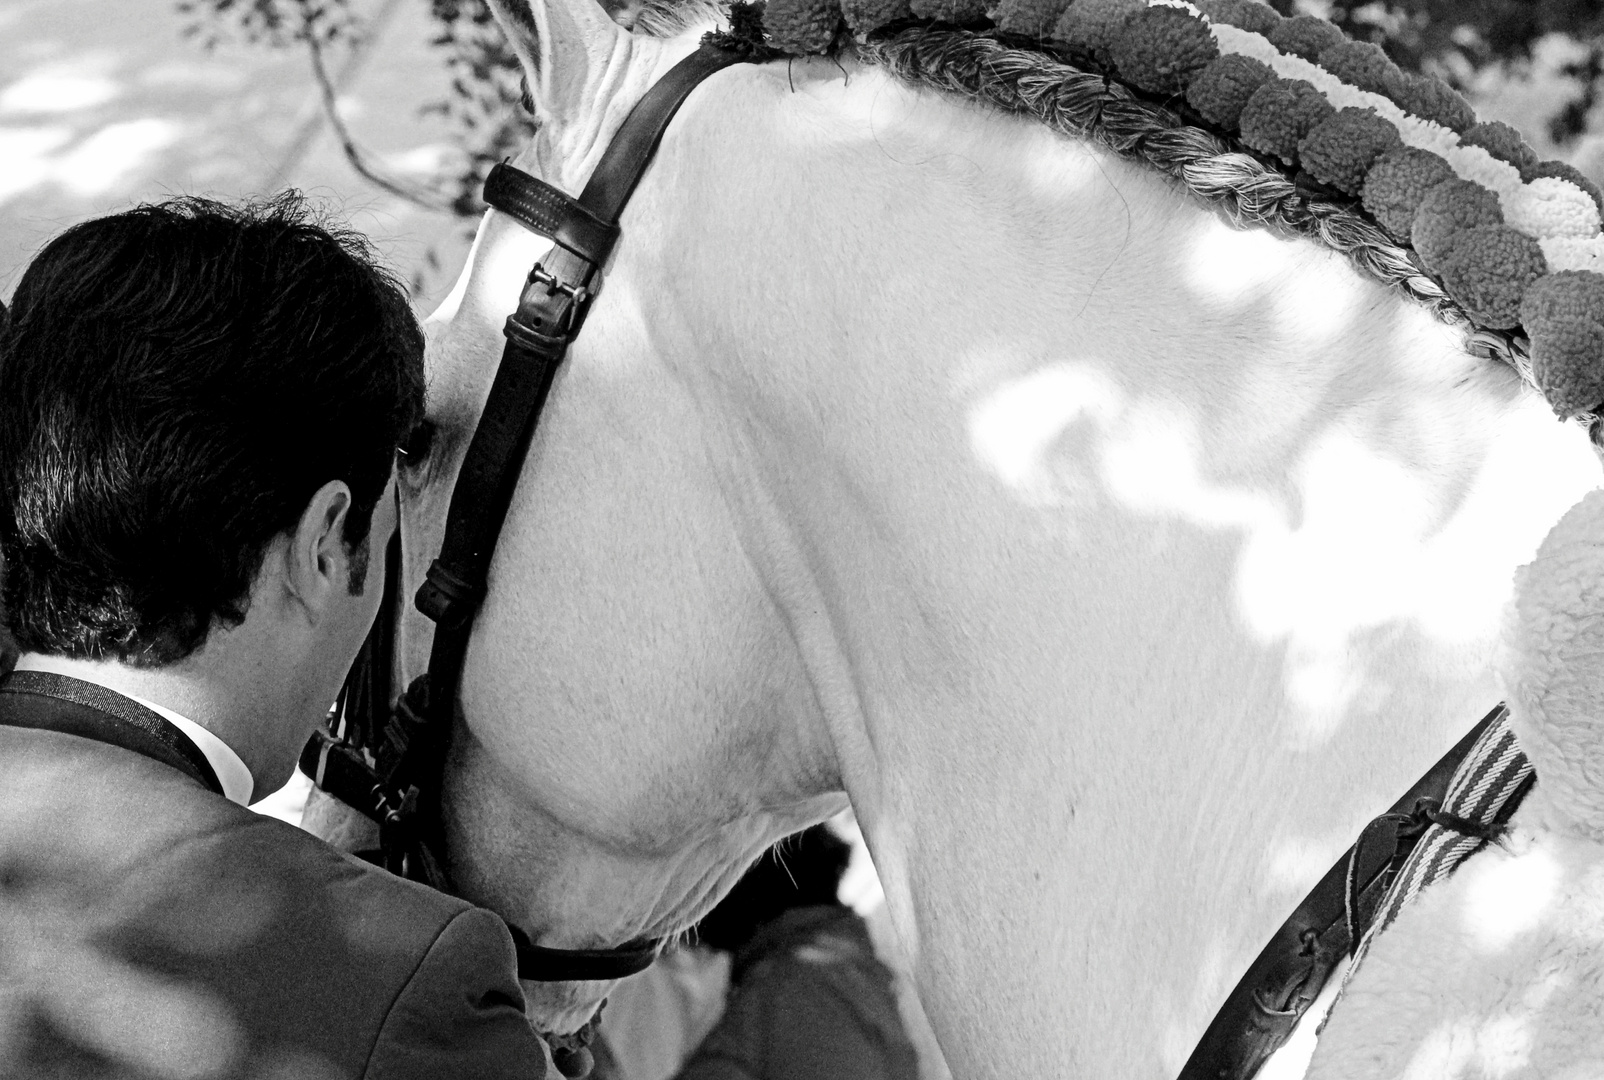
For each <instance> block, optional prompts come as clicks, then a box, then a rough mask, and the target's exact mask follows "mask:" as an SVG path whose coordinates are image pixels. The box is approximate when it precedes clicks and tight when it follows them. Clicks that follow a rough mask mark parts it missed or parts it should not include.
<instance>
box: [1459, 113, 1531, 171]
mask: <svg viewBox="0 0 1604 1080" xmlns="http://www.w3.org/2000/svg"><path fill="white" fill-rule="evenodd" d="M1459 141H1460V143H1461V144H1462V145H1465V146H1479V147H1481V148H1482V149H1483V150H1485V151H1487V152H1488V153H1489V154H1491V155H1493V157H1495V158H1497V159H1498V160H1499V161H1507V162H1508V163H1509V164H1511V165H1513V166H1515V168H1517V169H1519V170H1520V171H1521V172H1522V174H1524V173H1525V172H1526V170H1528V169H1530V168H1532V167H1533V166H1535V165H1536V164H1537V151H1536V150H1533V149H1532V148H1531V146H1529V145H1528V144H1527V142H1526V140H1525V139H1524V138H1522V137H1521V133H1520V132H1518V131H1516V130H1515V129H1514V128H1512V127H1510V126H1509V125H1508V124H1506V123H1504V122H1503V121H1502V120H1483V121H1482V122H1481V123H1479V124H1477V125H1475V126H1474V127H1472V128H1471V129H1470V130H1469V131H1466V132H1465V133H1464V134H1463V135H1461V136H1459Z"/></svg>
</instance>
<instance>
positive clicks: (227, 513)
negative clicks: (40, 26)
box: [0, 192, 423, 665]
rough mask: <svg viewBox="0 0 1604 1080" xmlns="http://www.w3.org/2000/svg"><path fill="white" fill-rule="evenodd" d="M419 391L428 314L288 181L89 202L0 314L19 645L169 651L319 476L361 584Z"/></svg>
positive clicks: (3, 553) (231, 593) (1, 566)
mask: <svg viewBox="0 0 1604 1080" xmlns="http://www.w3.org/2000/svg"><path fill="white" fill-rule="evenodd" d="M422 407H423V335H422V332H421V331H420V330H419V328H418V324H417V321H416V319H415V318H414V317H413V315H412V311H411V309H410V308H409V307H408V304H407V300H406V295H405V293H404V291H403V290H402V289H401V287H400V286H399V285H398V284H397V283H396V281H395V280H394V279H393V278H392V277H391V276H390V275H389V274H388V273H387V272H386V271H384V270H383V269H382V268H380V267H379V266H378V265H377V263H376V262H375V260H374V256H373V254H372V250H371V248H370V247H369V246H368V244H367V242H366V240H364V239H363V238H361V237H360V236H359V235H357V234H355V233H352V232H349V231H346V230H344V229H342V228H339V227H331V226H329V225H326V224H323V223H320V222H318V221H316V220H314V218H313V216H312V215H311V214H310V213H309V212H308V210H307V207H306V205H305V202H304V200H303V199H302V198H301V197H300V195H299V194H297V193H295V192H288V193H285V194H283V195H279V196H277V197H275V198H272V199H268V200H264V201H259V202H254V203H249V204H245V205H239V206H232V205H224V204H222V203H218V202H213V201H210V200H207V199H198V198H184V199H175V200H172V201H170V202H165V203H162V204H160V205H153V206H140V207H137V208H135V209H133V210H130V211H128V212H127V213H122V214H116V215H113V216H111V217H105V218H100V219H98V220H95V221H88V222H84V223H83V224H81V225H76V226H74V227H73V228H71V229H68V230H67V231H66V232H64V233H63V234H62V235H60V236H59V237H57V238H56V239H54V240H52V241H51V242H50V243H49V244H47V245H46V246H45V248H44V250H42V251H41V252H40V253H39V255H38V256H37V257H36V258H35V259H34V260H33V262H32V264H31V265H29V267H28V269H27V271H26V272H25V273H24V274H23V276H22V280H21V281H20V282H19V283H18V285H17V290H16V293H15V294H14V295H13V297H12V301H11V311H10V313H9V317H8V318H5V319H3V320H0V573H3V578H0V609H3V616H4V622H5V623H6V624H7V625H8V626H9V628H10V630H11V632H12V634H13V635H14V636H15V637H16V640H17V643H18V644H19V645H20V646H21V647H22V648H23V649H25V650H28V651H35V652H43V653H57V654H65V655H68V656H76V657H86V658H96V659H98V658H116V659H120V660H123V661H125V662H128V663H134V664H144V665H160V664H167V663H172V662H173V661H176V660H179V659H182V658H183V657H185V656H188V655H190V654H191V653H193V652H194V651H195V650H196V649H198V648H199V647H200V646H201V645H202V643H204V641H205V639H206V635H207V633H208V632H209V631H210V630H211V628H212V626H213V625H214V624H217V625H221V626H224V627H234V626H238V625H239V624H240V623H241V622H242V621H243V620H244V618H245V609H246V606H247V605H248V603H249V599H250V589H251V585H252V583H253V582H254V580H255V578H256V576H257V573H258V572H259V571H260V569H261V565H262V558H263V555H264V553H265V551H266V548H267V545H268V543H269V542H270V541H272V539H273V538H274V537H276V536H278V535H280V534H282V533H284V532H286V531H288V530H289V529H292V528H294V526H295V525H296V523H297V521H298V520H299V519H300V516H301V514H302V513H303V512H304V511H305V509H306V505H307V503H308V501H309V500H310V499H311V497H312V495H313V494H314V493H315V492H316V491H317V490H318V488H320V487H322V486H323V485H324V484H325V483H328V482H329V481H331V480H343V481H345V483H346V484H347V485H349V487H350V489H351V494H352V505H351V509H350V510H349V512H348V513H347V516H346V520H345V527H344V531H343V534H342V539H343V540H344V541H345V543H346V544H347V545H349V546H350V547H351V550H352V552H353V574H352V581H351V583H350V585H351V589H352V592H360V591H361V588H362V578H363V576H364V574H363V568H364V567H365V562H364V561H363V557H365V555H366V551H367V545H366V540H367V534H368V531H369V528H370V526H371V524H372V520H373V509H374V506H375V505H376V504H377V502H378V499H379V497H380V495H382V494H383V492H384V489H385V485H386V484H387V483H388V480H389V477H390V470H391V465H392V462H393V461H394V455H395V449H396V446H397V445H398V444H399V443H400V441H401V440H402V439H403V438H404V437H405V435H406V433H407V431H408V430H409V429H410V428H411V426H412V425H413V424H414V423H415V422H416V421H417V419H418V417H419V416H420V414H421V412H422Z"/></svg>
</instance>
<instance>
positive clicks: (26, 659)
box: [17, 653, 256, 806]
mask: <svg viewBox="0 0 1604 1080" xmlns="http://www.w3.org/2000/svg"><path fill="white" fill-rule="evenodd" d="M55 659H56V658H55V657H53V656H45V655H43V654H41V653H23V654H22V656H21V658H20V659H18V660H17V670H18V671H47V672H50V673H51V674H53V675H65V676H67V677H68V678H70V679H79V680H81V681H83V682H92V683H94V684H96V685H97V686H106V684H105V683H103V682H101V681H100V680H99V679H91V678H89V677H88V676H86V675H85V674H84V673H83V669H82V668H81V667H78V666H77V665H70V664H58V663H55ZM106 689H107V690H110V691H112V692H113V693H117V694H121V695H122V696H123V697H125V698H128V699H129V700H130V701H137V702H139V703H140V704H141V705H143V706H144V707H145V708H147V709H149V710H150V711H151V712H153V713H156V714H158V715H160V716H162V717H164V718H166V719H167V720H169V721H171V723H172V725H173V726H174V727H175V728H177V729H178V730H179V731H181V732H183V733H184V736H185V737H186V738H188V739H189V741H190V742H192V743H194V744H195V749H197V750H199V751H200V752H201V754H202V755H203V756H204V757H205V758H206V760H207V762H208V763H209V764H210V765H211V767H212V771H213V772H214V773H216V774H217V782H218V783H220V784H222V785H223V794H224V795H225V796H227V797H228V800H229V801H230V802H236V803H239V804H240V805H241V806H245V805H247V804H249V803H250V801H251V791H252V789H254V788H255V787H256V781H254V780H252V779H251V770H249V769H247V768H246V767H245V762H243V761H241V760H240V756H239V755H238V754H236V753H234V749H233V747H231V746H229V745H228V744H227V743H226V742H224V741H223V740H222V739H219V738H218V737H217V736H216V735H213V734H212V733H211V732H210V731H207V730H206V729H205V728H203V727H201V726H200V725H199V724H197V723H195V721H193V720H191V719H190V718H189V717H187V716H180V715H179V714H178V713H175V712H173V710H171V709H169V708H166V707H165V706H162V705H158V704H156V703H155V702H154V701H146V700H145V699H144V698H142V697H140V696H139V695H137V694H130V693H129V692H128V691H126V690H118V689H117V688H116V687H115V686H106Z"/></svg>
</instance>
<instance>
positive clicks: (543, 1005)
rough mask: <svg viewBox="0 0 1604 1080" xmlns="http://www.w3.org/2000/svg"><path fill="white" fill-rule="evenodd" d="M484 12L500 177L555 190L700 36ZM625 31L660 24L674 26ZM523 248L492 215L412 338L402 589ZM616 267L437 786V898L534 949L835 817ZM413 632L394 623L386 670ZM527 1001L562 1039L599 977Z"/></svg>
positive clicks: (621, 259)
mask: <svg viewBox="0 0 1604 1080" xmlns="http://www.w3.org/2000/svg"><path fill="white" fill-rule="evenodd" d="M493 6H494V7H495V9H496V14H497V17H498V19H499V20H500V22H501V24H502V26H503V28H504V30H505V31H506V33H507V35H508V37H509V39H510V40H511V42H512V43H513V45H514V46H515V48H516V50H517V52H518V55H519V57H520V59H521V61H522V63H523V65H524V68H525V76H526V79H527V82H528V85H529V88H530V91H531V95H532V97H533V101H534V105H535V112H536V117H537V120H538V133H537V135H536V136H535V139H534V141H533V144H532V145H531V146H530V147H529V148H528V149H527V150H526V152H525V153H524V154H523V155H522V156H521V157H520V158H519V162H518V163H519V164H520V165H522V166H523V167H524V168H526V169H527V170H528V171H530V172H533V173H536V174H537V175H540V176H542V177H543V178H544V179H546V180H548V181H549V182H551V183H553V184H556V185H558V186H561V187H563V188H565V189H567V190H569V191H572V192H577V191H578V189H579V188H580V187H581V186H582V185H583V182H584V180H585V179H586V178H587V176H588V175H589V173H590V171H591V170H592V169H593V168H594V167H595V164H596V160H597V158H598V156H599V155H600V153H601V152H602V150H604V149H605V147H606V146H607V144H608V142H609V140H610V139H611V137H612V135H613V134H614V132H615V131H616V130H617V128H618V126H619V124H620V122H621V121H622V119H623V118H624V116H625V115H626V114H627V113H628V111H629V109H630V107H631V106H633V105H634V104H635V102H636V101H637V100H638V99H639V98H640V96H641V94H642V93H643V92H644V91H645V90H646V89H647V88H648V87H649V86H650V85H651V84H652V83H653V82H654V80H655V79H656V78H657V77H658V76H659V75H660V74H661V73H662V72H663V71H664V70H666V69H667V68H668V67H669V66H671V65H672V64H673V63H674V62H675V61H677V60H678V59H680V58H681V57H682V56H683V55H685V54H686V53H688V52H689V51H690V50H692V49H693V48H694V47H695V45H696V42H697V39H698V38H699V36H700V35H701V33H702V32H704V31H705V30H706V29H707V28H709V26H710V25H711V24H710V22H709V21H708V18H709V17H710V14H711V9H708V10H707V11H704V12H703V13H702V14H703V18H702V19H701V20H700V21H698V20H697V19H695V18H688V25H687V26H685V27H684V28H683V29H682V30H681V31H680V32H678V33H672V32H671V33H668V34H666V36H653V35H651V34H648V33H645V32H643V31H638V32H637V34H635V35H631V34H630V33H628V32H626V31H625V30H624V29H622V28H621V27H619V26H618V25H616V24H615V23H613V22H612V21H610V20H609V18H608V16H607V15H606V13H604V12H603V10H602V9H601V8H600V7H597V6H596V5H595V4H594V3H593V2H592V0H552V2H549V3H541V2H533V3H531V2H519V0H506V2H499V0H498V2H497V3H495V4H494V5H493ZM631 15H632V17H633V18H634V19H635V20H636V21H637V23H639V24H641V25H643V26H647V27H656V28H658V29H659V30H662V29H663V28H664V27H665V24H668V23H669V22H671V20H672V18H673V16H672V15H671V13H667V12H665V11H660V10H657V9H633V10H632V11H631ZM681 18H687V17H685V16H684V15H683V13H682V15H681ZM669 29H670V30H673V29H674V27H672V26H670V27H669ZM625 222H626V223H625V230H626V233H631V232H633V231H634V230H635V228H636V226H637V224H639V223H637V222H636V221H634V220H632V219H631V218H630V217H629V216H626V219H625ZM542 245H543V242H542V241H540V240H538V239H537V238H535V237H533V236H532V235H530V234H529V233H527V232H525V231H524V230H523V229H522V228H521V227H519V226H518V225H517V224H515V223H513V222H512V221H511V220H510V219H509V218H506V217H504V216H503V215H500V214H495V213H492V214H491V215H490V216H489V218H488V219H487V221H486V222H485V224H484V226H483V227H482V229H481V232H480V235H479V237H478V239H477V241H476V245H475V250H474V255H473V257H472V260H471V265H470V269H469V271H468V272H467V273H465V275H464V278H463V281H462V282H461V283H460V284H459V289H458V292H457V293H456V294H455V295H454V296H453V298H452V299H451V300H449V301H448V302H447V306H446V309H444V310H443V311H442V312H440V313H438V314H437V316H436V317H435V319H433V320H431V323H430V331H431V341H430V349H429V359H428V365H429V379H430V398H431V405H430V418H429V423H430V424H431V425H432V426H433V431H434V438H433V440H432V445H431V446H430V447H429V450H428V452H427V454H424V455H414V457H416V458H419V460H417V461H415V462H414V464H413V465H412V466H411V467H410V468H408V469H407V470H406V471H405V472H404V473H403V476H402V483H401V491H402V496H403V529H404V547H405V550H406V554H407V563H408V565H407V575H406V576H407V580H408V582H410V583H416V582H417V581H418V580H419V579H420V578H421V576H422V571H423V570H424V568H425V567H426V566H427V563H428V560H429V559H430V558H432V557H433V555H434V554H435V553H436V551H437V550H438V547H439V541H440V537H441V533H442V528H443V521H444V517H445V510H446V506H447V503H448V501H449V498H450V494H451V489H452V486H453V482H454V479H455V475H456V472H457V470H458V468H459V467H460V464H461V460H462V456H463V453H464V451H465V449H466V443H467V440H468V438H469V436H470V435H471V433H472V430H473V427H474V425H475V423H476V421H477V419H478V416H479V413H480V410H481V408H482V405H483V401H484V396H485V394H486V393H487V391H488V387H489V383H490V380H491V378H492V376H493V373H494V369H495V366H496V362H497V358H498V357H499V355H500V352H501V345H502V341H501V324H502V322H503V321H504V320H505V318H506V316H507V315H508V314H510V313H511V311H512V309H513V307H514V306H515V301H516V296H517V292H518V288H519V285H520V283H521V281H522V279H523V277H524V275H525V274H526V273H527V272H528V269H529V267H530V265H531V264H532V263H533V262H534V260H535V258H536V257H537V256H538V254H539V253H540V251H541V247H542ZM629 249H630V244H629V242H627V241H626V242H625V243H624V244H623V245H622V250H621V251H620V252H619V254H618V256H617V257H616V258H615V259H614V260H613V263H612V265H609V266H608V267H607V268H606V269H605V274H606V280H607V283H606V285H605V286H604V287H603V290H602V294H601V298H600V299H599V300H598V301H597V302H596V304H595V307H594V310H593V312H592V314H591V316H590V320H589V323H588V325H587V327H586V329H585V332H584V334H583V335H582V336H581V337H580V339H579V341H578V343H577V345H576V346H575V347H574V348H573V349H572V350H571V352H570V356H569V359H568V361H567V363H566V364H565V365H564V368H563V370H562V371H561V372H560V373H559V375H558V379H557V384H556V386H555V388H554V390H553V392H552V395H551V399H550V400H549V402H548V404H547V406H546V409H545V412H544V414H543V417H542V419H541V422H540V426H539V429H538V434H537V436H536V437H535V440H534V444H533V446H532V448H531V450H530V452H529V455H528V458H527V461H526V463H525V468H524V472H523V475H522V479H521V481H520V484H519V488H518V492H517V495H516V498H515V500H514V503H513V506H512V508H511V511H510V513H509V515H508V518H507V521H506V524H505V527H504V528H503V530H502V534H501V539H500V542H499V545H498V548H497V553H496V558H495V562H494V565H493V569H492V573H491V578H490V596H489V599H488V601H487V602H486V603H485V605H484V607H483V608H482V609H481V611H480V613H479V615H478V617H477V620H476V623H475V630H474V637H473V640H472V644H471V646H470V650H469V658H468V661H467V666H466V670H465V672H464V676H463V688H462V693H461V698H460V705H461V711H460V718H459V722H458V723H457V725H456V729H455V731H454V733H453V736H452V751H451V756H450V759H449V762H448V765H447V769H446V775H445V788H444V815H443V816H444V822H445V827H446V841H447V842H446V855H447V860H448V863H449V869H450V873H451V875H452V878H453V880H454V882H455V884H456V886H457V887H458V889H459V890H460V891H461V892H462V893H463V895H465V896H466V897H468V898H470V899H472V900H475V901H477V902H480V903H483V904H486V905H488V906H490V907H492V908H494V909H495V910H496V911H498V912H499V913H500V914H502V915H503V916H505V917H506V918H507V919H508V920H509V921H510V922H512V923H514V924H516V925H518V926H520V927H522V928H523V929H524V930H525V931H527V932H528V933H529V935H530V936H531V938H532V939H533V940H534V941H535V943H537V944H540V945H545V946H551V947H557V948H593V947H607V946H613V945H618V944H621V943H623V942H625V941H631V940H634V939H638V938H643V937H663V936H667V935H672V934H675V933H677V932H679V931H681V930H683V929H685V928H686V927H687V926H689V925H690V924H691V923H692V922H693V921H695V920H696V919H698V918H700V916H701V915H702V914H703V913H705V912H706V911H707V910H708V909H709V908H710V907H711V906H712V904H714V903H715V902H716V901H717V899H718V898H719V897H720V896H722V895H723V893H724V892H726V891H727V890H728V888H729V887H730V886H731V885H732V884H733V883H734V880H735V878H737V877H738V876H739V874H740V873H741V871H742V870H744V868H745V867H746V866H747V865H748V864H749V863H750V862H751V861H752V860H753V859H754V858H756V857H757V856H758V855H759V854H760V853H761V852H762V851H763V850H764V849H765V848H766V847H767V846H768V845H770V844H772V843H773V842H774V841H775V840H777V839H779V838H780V837H782V836H784V835H786V834H788V833H790V832H793V831H796V830H797V829H799V828H801V827H803V826H805V825H807V824H809V823H811V822H813V821H816V820H819V819H821V818H822V817H825V816H827V815H828V814H830V813H832V812H834V811H835V810H837V809H839V808H840V807H841V806H842V805H844V799H843V798H842V797H841V796H839V795H833V794H830V793H831V792H834V791H837V790H838V789H839V788H840V786H841V781H840V779H839V777H838V775H837V770H836V766H835V763H834V755H833V751H832V750H831V748H830V745H829V740H828V739H827V738H825V736H824V735H823V733H822V731H821V730H820V727H819V724H818V715H819V712H818V707H817V704H816V702H815V701H814V700H813V696H812V691H811V689H810V686H809V682H808V680H807V678H806V677H805V675H804V672H803V666H802V662H801V660H800V658H799V655H798V652H797V647H796V644H795V642H794V641H792V640H791V638H790V636H789V634H788V632H787V628H786V626H785V623H784V622H783V620H782V619H781V618H780V617H779V615H778V610H777V608H776V603H775V599H774V598H773V597H772V596H771V595H770V593H769V592H768V590H767V588H766V586H765V584H764V583H763V582H762V581H761V580H760V577H759V575H758V573H757V572H755V571H754V568H753V555H752V553H750V552H748V551H745V550H743V547H742V543H743V537H742V536H741V534H740V530H739V529H738V528H737V527H736V525H735V516H736V512H735V511H734V510H732V508H731V507H730V505H729V502H728V498H729V493H728V492H727V491H726V490H724V488H723V487H722V486H721V481H722V480H723V479H727V476H726V475H723V474H721V471H720V470H721V469H723V468H724V467H725V466H727V465H728V463H729V461H730V459H731V447H730V445H729V439H730V437H731V434H732V432H731V431H730V430H727V429H726V424H725V418H724V417H722V416H720V415H718V413H717V412H716V411H711V410H710V409H709V407H708V403H707V402H706V401H705V400H701V399H700V397H699V393H698V388H697V387H695V386H693V385H688V384H687V383H686V381H685V380H683V379H682V378H680V377H679V375H678V373H676V372H675V371H673V370H670V369H669V368H668V367H666V366H665V365H664V364H663V363H662V362H661V360H660V359H659V358H658V357H657V356H656V354H655V351H654V350H653V349H652V348H651V347H650V345H649V338H650V336H651V334H652V332H653V327H651V326H648V325H647V324H646V323H645V322H644V321H643V318H642V316H641V314H640V310H639V305H638V304H637V303H636V302H635V300H636V295H638V294H636V290H637V289H638V285H637V283H636V282H635V281H633V280H631V275H630V273H629V271H628V265H629V258H630V251H629ZM632 294H635V295H632ZM431 633H432V630H431V624H429V623H427V622H426V621H425V620H423V619H422V618H421V617H420V616H418V615H417V613H416V612H412V611H410V610H409V612H408V614H407V615H406V618H405V622H404V625H403V628H402V637H403V642H404V647H403V649H402V654H403V655H402V659H401V664H402V666H403V668H405V669H406V670H405V672H404V673H405V674H406V675H408V676H409V677H410V676H412V675H415V674H417V673H418V672H419V671H421V670H422V669H423V668H424V667H425V666H426V659H427V646H428V642H429V640H430V636H431ZM529 989H530V992H531V1002H532V1008H533V1009H534V1010H535V1012H536V1013H537V1020H538V1021H539V1022H540V1023H541V1024H542V1026H544V1027H546V1028H548V1029H549V1030H556V1031H564V1030H569V1029H571V1028H573V1027H575V1026H577V1025H579V1024H581V1023H583V1022H584V1020H585V1019H587V1018H588V1016H589V1015H590V1013H591V1011H592V1010H593V1009H594V1006H595V1004H596V1002H597V1001H598V1000H599V998H600V996H601V994H602V993H604V992H605V990H606V986H605V985H602V984H581V985H573V984H566V985H542V986H531V987H529Z"/></svg>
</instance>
